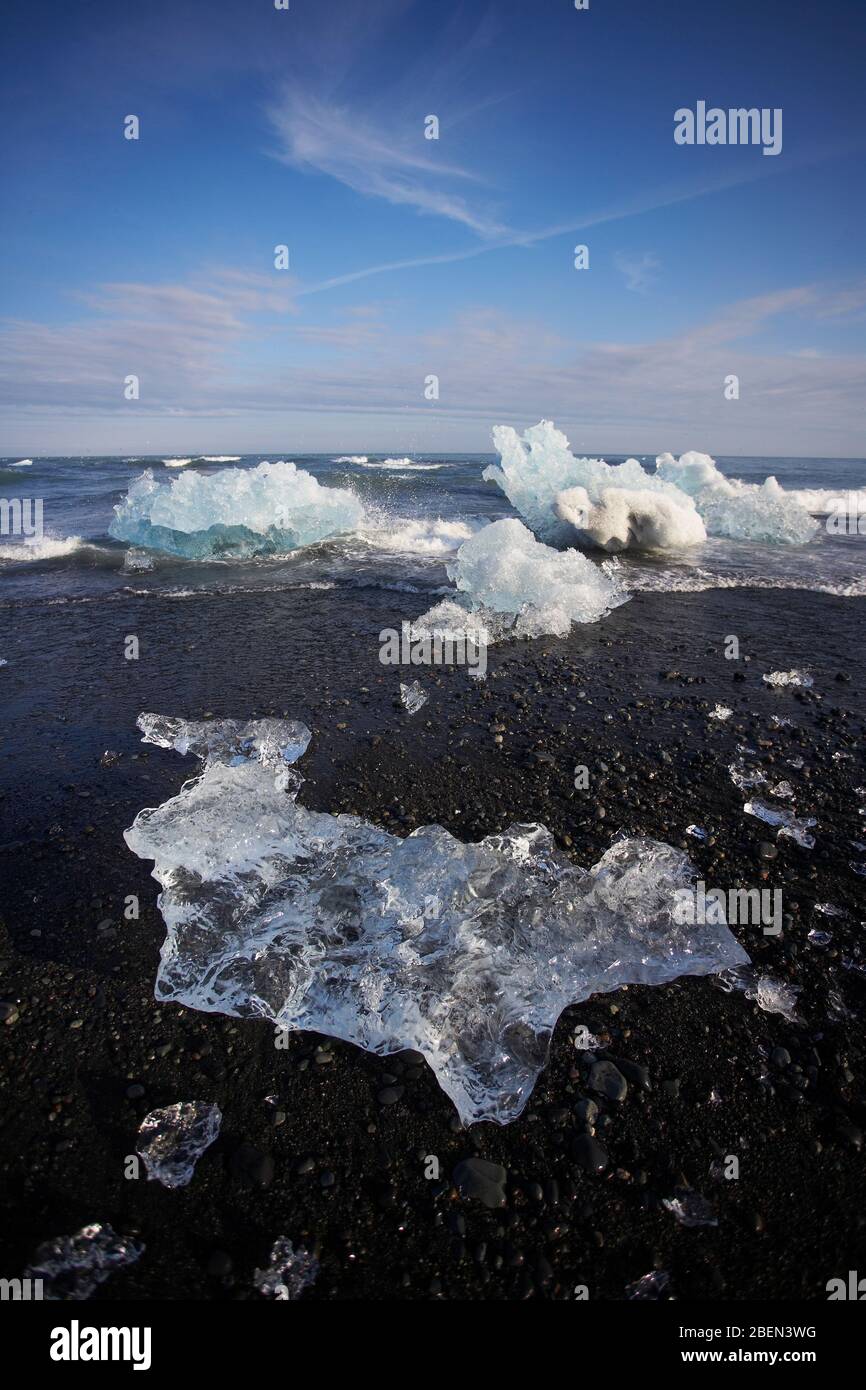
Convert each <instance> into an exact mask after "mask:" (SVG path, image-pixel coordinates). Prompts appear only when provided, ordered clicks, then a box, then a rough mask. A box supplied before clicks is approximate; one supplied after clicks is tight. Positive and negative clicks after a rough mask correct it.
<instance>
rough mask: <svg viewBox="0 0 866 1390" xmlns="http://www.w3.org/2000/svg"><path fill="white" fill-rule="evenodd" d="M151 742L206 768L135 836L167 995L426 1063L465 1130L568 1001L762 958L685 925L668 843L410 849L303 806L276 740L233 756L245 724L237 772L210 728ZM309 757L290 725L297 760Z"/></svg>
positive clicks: (510, 1095) (515, 1083)
mask: <svg viewBox="0 0 866 1390" xmlns="http://www.w3.org/2000/svg"><path fill="white" fill-rule="evenodd" d="M274 722H275V721H274ZM139 727H140V728H142V730H143V731H144V734H145V741H148V742H154V741H156V742H159V743H162V744H163V745H165V744H166V743H169V744H170V746H174V747H182V746H184V745H186V746H187V747H188V748H189V749H190V750H192V751H197V752H198V754H199V756H200V757H201V758H202V760H203V763H204V766H203V770H202V772H201V775H200V776H199V777H198V778H196V779H194V780H192V781H190V782H187V783H186V784H185V785H184V787H183V788H182V789H181V791H180V792H179V794H178V795H177V796H175V797H172V798H171V799H170V800H168V801H166V802H165V803H164V804H163V805H162V806H158V807H156V808H154V809H150V810H145V811H142V812H141V813H140V814H139V815H138V816H137V817H136V819H135V822H134V824H133V825H132V827H131V828H130V829H129V830H128V831H127V832H126V840H127V844H128V845H129V847H130V849H131V850H132V851H133V852H134V853H135V854H137V855H139V856H140V857H141V858H143V859H152V860H154V861H155V865H154V870H153V873H154V877H155V878H156V879H157V880H158V881H159V883H160V884H161V885H162V892H161V894H160V898H159V906H160V909H161V911H162V914H163V917H164V919H165V923H166V926H167V929H168V934H167V937H166V941H165V943H164V945H163V948H162V952H161V962H160V967H159V972H158V975H157V980H156V988H155V993H156V997H157V998H158V999H161V1000H170V1001H173V1002H175V1003H180V1004H186V1005H188V1006H189V1007H191V1008H195V1009H202V1010H206V1011H208V1012H216V1013H223V1014H229V1015H231V1016H233V1017H241V1018H265V1019H269V1020H271V1021H272V1022H273V1023H275V1024H276V1025H279V1026H280V1027H281V1028H284V1029H288V1030H292V1029H312V1030H314V1031H316V1032H319V1033H325V1034H327V1035H330V1036H332V1037H336V1038H341V1039H344V1040H345V1041H347V1042H351V1043H355V1044H357V1045H358V1046H359V1047H363V1048H366V1049H367V1050H368V1051H370V1052H375V1053H379V1054H388V1053H393V1052H399V1051H401V1050H403V1049H406V1048H410V1049H415V1050H417V1051H419V1052H421V1053H423V1055H424V1056H425V1057H426V1059H427V1061H428V1062H429V1064H430V1066H431V1067H432V1069H433V1071H434V1073H435V1075H436V1077H437V1079H438V1081H439V1084H440V1085H441V1086H442V1089H443V1090H444V1091H445V1092H446V1094H447V1095H448V1096H450V1098H451V1100H452V1101H453V1102H454V1105H455V1106H456V1108H457V1111H458V1114H459V1116H460V1118H461V1120H462V1121H463V1122H464V1123H466V1124H469V1123H472V1122H474V1121H477V1120H494V1121H496V1122H498V1123H500V1124H506V1123H508V1122H509V1121H511V1120H513V1119H515V1118H516V1117H517V1116H518V1115H519V1114H520V1112H521V1110H522V1109H523V1107H524V1106H525V1105H526V1102H527V1100H528V1099H529V1096H530V1094H531V1092H532V1088H533V1086H534V1085H535V1082H536V1079H537V1077H538V1074H539V1072H540V1071H541V1069H542V1067H543V1066H544V1065H545V1062H546V1059H547V1052H548V1045H549V1041H550V1036H551V1033H552V1031H553V1027H554V1025H555V1023H556V1020H557V1019H558V1017H559V1015H560V1014H561V1012H562V1011H563V1009H565V1008H566V1007H567V1006H568V1005H569V1004H572V1003H576V1002H578V1001H580V1000H582V999H586V998H587V997H588V996H589V995H591V994H595V993H605V992H607V991H610V990H615V989H618V988H619V987H620V986H621V985H623V984H627V983H642V984H661V983H663V982H665V981H667V980H672V979H675V978H676V977H678V976H680V975H707V974H712V973H715V972H718V971H721V970H723V969H725V968H726V967H732V966H735V965H739V964H741V963H744V962H746V961H747V960H748V956H747V955H746V952H745V951H744V950H743V949H742V947H740V946H739V945H738V943H737V942H736V940H735V939H734V937H733V936H732V934H731V933H730V931H729V930H728V929H727V927H725V926H715V925H712V926H711V925H698V926H695V925H687V924H681V923H678V922H677V921H676V920H675V915H674V914H675V908H676V906H677V890H678V889H682V888H685V887H689V886H690V885H691V884H692V882H693V879H694V877H695V873H694V870H693V867H692V865H691V863H690V861H689V859H688V857H687V856H686V855H685V854H683V853H682V852H681V851H679V850H676V849H673V848H672V847H671V846H669V845H666V844H662V843H659V842H657V841H653V840H646V839H621V840H618V841H616V842H615V843H614V844H612V845H611V847H610V848H609V849H608V850H607V852H606V853H605V854H604V855H603V856H602V858H601V860H600V861H599V863H598V864H596V865H595V866H594V867H593V868H592V869H590V870H586V869H583V868H580V867H578V866H577V865H575V864H573V863H572V862H571V861H570V860H569V859H568V858H567V857H566V856H565V855H564V854H563V853H561V852H560V851H559V850H558V849H557V848H556V846H555V844H554V840H553V836H552V835H551V834H550V832H549V831H548V830H547V829H546V828H545V827H544V826H543V825H512V826H509V828H508V829H507V830H504V831H503V832H502V833H500V834H496V835H490V836H488V837H487V838H486V839H484V840H481V841H479V842H478V843H477V844H465V843H463V842H462V841H460V840H457V839H455V838H454V836H453V835H451V834H449V832H448V831H447V830H445V829H443V827H442V826H439V825H429V826H424V827H422V828H421V829H419V830H416V831H415V832H414V833H413V834H411V835H409V836H407V837H406V838H405V839H400V838H399V837H397V836H396V835H392V834H390V833H389V832H388V831H385V830H382V829H380V828H379V827H378V826H376V825H372V824H370V823H369V822H367V821H364V820H362V819H361V818H360V817H358V816H349V815H340V816H332V815H328V814H325V813H322V812H316V811H309V810H306V809H305V808H304V807H302V806H299V805H298V804H297V801H296V799H295V793H296V787H287V784H286V778H285V775H284V773H283V772H282V771H280V770H278V769H275V765H274V761H273V747H272V744H271V743H270V742H267V743H266V748H267V749H268V750H269V751H268V752H265V750H264V749H263V748H262V747H261V746H257V744H256V741H255V740H251V741H249V743H248V747H247V753H246V756H241V755H239V754H238V752H237V747H238V742H237V734H236V730H237V728H243V727H246V726H243V725H230V728H229V740H230V749H231V756H230V757H228V758H227V757H226V755H225V751H224V749H223V748H222V747H221V746H220V744H219V740H218V739H217V738H216V737H207V736H205V735H204V734H203V732H202V729H203V726H202V725H200V724H197V725H193V726H190V728H191V732H190V734H189V735H188V736H187V735H186V734H185V732H184V727H183V722H182V721H177V720H170V721H166V720H163V719H161V718H160V717H158V716H154V715H143V716H142V717H141V718H140V719H139ZM167 727H170V730H171V735H172V737H171V739H169V738H168V735H167V732H166V730H167ZM272 732H274V733H275V731H274V730H272ZM277 741H278V740H277ZM301 742H302V740H300V739H299V738H298V726H297V725H296V724H289V725H287V730H286V749H285V750H284V752H283V755H282V757H283V760H285V758H286V757H287V756H288V757H291V756H294V755H295V754H296V751H297V748H298V747H299V744H300V743H301ZM677 915H678V916H682V915H683V914H682V913H678V914H677Z"/></svg>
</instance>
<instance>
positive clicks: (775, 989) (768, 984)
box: [715, 965, 800, 1023]
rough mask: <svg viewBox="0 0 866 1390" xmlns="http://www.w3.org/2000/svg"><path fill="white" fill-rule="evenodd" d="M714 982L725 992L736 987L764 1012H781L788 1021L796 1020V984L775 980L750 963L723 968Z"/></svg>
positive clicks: (727, 992) (797, 989)
mask: <svg viewBox="0 0 866 1390" xmlns="http://www.w3.org/2000/svg"><path fill="white" fill-rule="evenodd" d="M715 983H716V984H717V985H718V986H719V988H720V989H722V990H724V992H725V993H726V994H730V993H731V991H732V990H735V989H738V990H742V991H743V992H744V993H745V996H746V998H747V999H753V1000H754V1001H755V1003H756V1004H757V1005H758V1007H759V1008H761V1009H763V1010H764V1012H765V1013H769V1014H782V1015H783V1017H784V1018H787V1019H788V1021H789V1022H790V1023H796V1022H797V1015H796V1012H795V1005H796V1002H797V995H798V994H799V993H800V991H799V988H798V987H797V986H796V985H789V984H786V983H785V981H784V980H776V979H774V978H773V976H772V975H761V974H760V973H759V971H757V970H756V969H754V968H753V967H752V966H751V965H738V966H736V967H735V968H734V969H733V970H723V971H721V972H720V974H719V975H717V976H716V980H715Z"/></svg>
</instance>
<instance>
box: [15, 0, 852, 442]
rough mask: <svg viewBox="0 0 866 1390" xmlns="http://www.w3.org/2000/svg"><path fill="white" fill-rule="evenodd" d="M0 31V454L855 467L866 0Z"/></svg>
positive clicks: (26, 16) (101, 18)
mask: <svg viewBox="0 0 866 1390" xmlns="http://www.w3.org/2000/svg"><path fill="white" fill-rule="evenodd" d="M6 10H7V16H8V18H7V20H6V29H7V42H6V43H5V45H4V52H5V56H4V58H3V71H2V81H0V106H2V111H0V129H2V158H3V171H4V172H3V181H4V188H5V192H6V198H5V200H4V203H5V211H4V213H3V221H2V237H3V247H4V253H3V256H2V258H0V279H2V309H3V322H2V324H0V452H2V453H4V454H11V453H22V454H38V453H79V452H83V453H105V452H107V453H120V454H126V453H133V452H154V453H161V452H164V451H169V450H170V451H172V452H205V453H210V452H214V453H241V452H243V453H246V452H254V451H262V452H271V453H273V452H274V451H280V452H283V453H286V454H288V455H289V456H291V454H292V452H294V453H302V452H310V451H315V450H340V451H343V450H347V451H350V452H368V451H369V452H374V451H378V450H388V451H391V450H394V449H400V450H401V451H404V452H405V451H407V450H430V451H433V450H438V449H441V450H463V449H468V450H485V449H488V448H489V447H490V444H489V440H490V429H491V427H492V426H493V425H494V424H497V423H510V424H514V425H516V426H519V427H521V428H523V427H525V426H526V425H528V424H532V423H534V422H535V421H537V420H538V419H540V418H542V417H546V418H552V419H554V420H555V421H556V423H557V424H558V425H559V426H560V427H561V428H563V429H565V430H566V432H567V433H568V435H569V437H570V439H571V441H572V444H573V445H574V446H575V447H579V448H581V449H592V450H598V451H608V452H623V451H635V452H641V453H652V452H655V451H657V450H661V449H673V450H681V449H684V448H698V449H702V450H706V451H709V452H713V453H720V454H731V453H741V454H759V453H763V454H775V455H782V454H803V455H814V454H820V455H859V454H862V453H863V452H864V450H863V445H862V429H863V400H864V385H866V352H864V323H866V268H864V256H863V246H864V237H863V230H862V229H863V225H864V213H866V194H864V189H866V180H864V163H866V160H864V153H866V120H864V95H863V80H862V73H863V71H864V59H866V6H864V5H863V4H862V3H861V2H860V0H825V2H824V3H822V4H821V5H817V4H812V3H806V0H793V3H792V0H787V2H786V3H783V0H761V4H760V5H755V4H754V3H753V0H729V3H720V4H709V3H706V4H698V3H690V4H682V3H679V4H678V3H673V0H657V2H656V3H649V2H648V0H590V8H589V10H587V11H577V10H575V8H574V3H573V0H533V3H532V4H529V3H526V0H494V2H493V3H489V4H485V3H484V0H471V3H468V2H467V3H458V2H457V0H436V3H431V0H290V8H289V10H288V11H278V10H276V9H275V7H274V5H273V3H272V0H171V3H163V0H150V2H149V3H148V4H147V5H143V6H121V5H118V4H117V3H116V0H90V3H80V4H76V5H74V6H69V5H66V4H64V3H61V0H49V2H48V3H47V4H40V5H36V6H34V5H33V4H32V3H30V0H27V3H23V0H11V3H9V4H8V5H7V7H6ZM699 100H703V101H705V102H706V103H707V105H708V106H710V107H712V106H717V107H720V108H723V109H728V108H730V107H758V108H781V110H782V112H783V125H782V130H783V147H782V151H781V153H780V154H778V155H777V156H775V157H773V156H765V155H763V153H762V150H761V148H760V146H734V145H729V146H712V147H711V146H703V147H698V146H680V145H677V144H676V143H675V142H674V139H673V130H674V112H675V111H676V110H677V109H678V108H681V107H690V108H694V107H695V105H696V103H697V102H698V101H699ZM129 114H135V115H137V116H138V117H139V120H140V127H141V128H140V138H139V140H137V141H129V140H125V139H124V138H123V122H124V117H126V116H127V115H129ZM429 115H435V116H437V117H438V120H439V123H440V132H439V134H440V138H439V139H438V140H436V141H433V140H426V139H425V138H424V122H425V118H426V117H427V116H429ZM578 243H585V244H586V245H588V247H589V253H590V255H589V259H590V265H589V269H588V270H582V271H578V270H575V268H574V264H573V259H574V247H575V245H576V244H578ZM278 244H286V245H288V247H289V249H290V257H291V265H290V269H289V270H288V271H278V270H276V269H275V268H274V247H275V246H276V245H278ZM128 374H135V375H137V376H138V377H139V380H140V397H139V399H138V400H137V401H126V400H125V399H124V397H123V380H124V378H125V377H126V376H127V375H128ZM434 374H435V375H436V376H437V377H438V379H439V398H438V399H437V400H427V399H425V396H424V383H425V378H427V377H428V376H430V375H434ZM729 374H736V375H737V376H738V377H739V380H740V396H739V399H738V400H728V399H725V395H724V380H725V377H726V376H727V375H729Z"/></svg>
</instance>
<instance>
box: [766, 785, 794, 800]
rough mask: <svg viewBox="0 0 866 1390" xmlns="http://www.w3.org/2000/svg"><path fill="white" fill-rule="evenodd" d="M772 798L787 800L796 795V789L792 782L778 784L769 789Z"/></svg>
mask: <svg viewBox="0 0 866 1390" xmlns="http://www.w3.org/2000/svg"><path fill="white" fill-rule="evenodd" d="M769 793H770V796H778V797H781V798H783V799H787V798H788V797H790V796H793V795H794V788H793V787H792V786H791V783H790V782H777V783H776V785H775V787H770V788H769Z"/></svg>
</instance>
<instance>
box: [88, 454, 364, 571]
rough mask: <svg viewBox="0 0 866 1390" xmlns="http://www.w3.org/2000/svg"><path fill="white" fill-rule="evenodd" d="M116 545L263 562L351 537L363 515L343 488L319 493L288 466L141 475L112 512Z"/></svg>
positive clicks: (309, 476)
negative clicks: (165, 477) (159, 477)
mask: <svg viewBox="0 0 866 1390" xmlns="http://www.w3.org/2000/svg"><path fill="white" fill-rule="evenodd" d="M114 512H115V516H114V520H113V521H112V523H111V525H110V526H109V528H108V529H109V533H110V534H111V535H112V536H114V537H115V538H116V539H117V540H123V541H131V542H132V544H133V545H139V546H145V547H147V548H148V549H150V550H165V551H168V552H169V553H170V554H172V555H183V556H185V557H186V558H187V559H191V560H201V559H209V558H210V557H212V556H214V555H236V556H247V555H262V554H273V553H275V552H281V551H286V550H294V549H295V548H296V547H298V546H302V545H313V544H315V542H317V541H322V540H325V539H326V538H327V537H328V536H335V535H339V534H341V533H343V532H347V531H356V530H357V529H358V528H359V527H360V526H361V524H362V522H363V519H364V508H363V505H362V503H361V502H360V501H359V499H358V498H357V497H356V496H355V494H354V493H353V492H350V491H348V490H347V489H346V488H332V487H322V486H321V484H320V483H319V482H317V480H316V479H315V478H314V477H313V475H312V474H311V473H307V472H305V471H304V469H302V468H296V467H295V465H294V464H293V463H260V464H259V466H258V468H249V469H247V468H224V469H223V470H222V471H221V472H219V473H211V474H206V473H197V472H195V471H194V470H192V469H191V470H190V471H189V472H188V473H181V474H179V475H178V476H177V477H176V478H172V479H171V481H170V482H167V483H164V482H157V481H156V479H155V478H154V476H153V472H152V471H151V470H150V469H147V470H146V471H145V472H144V473H142V474H141V476H140V477H138V478H136V479H135V481H134V482H133V483H132V484H131V486H130V488H129V491H128V492H127V494H126V496H125V497H124V499H123V501H122V502H120V503H119V504H118V505H117V506H116V507H115V509H114Z"/></svg>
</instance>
